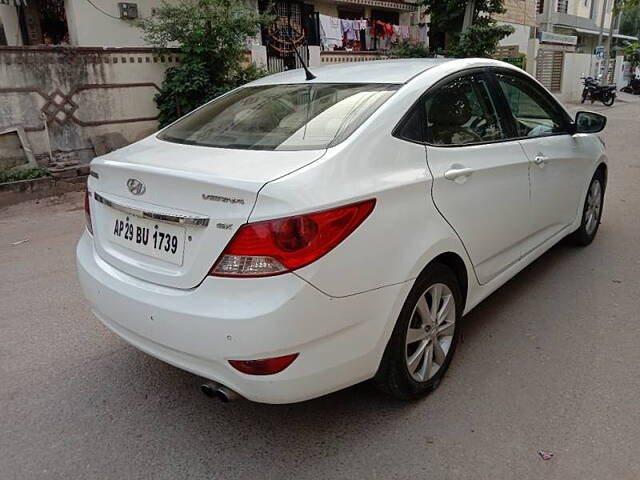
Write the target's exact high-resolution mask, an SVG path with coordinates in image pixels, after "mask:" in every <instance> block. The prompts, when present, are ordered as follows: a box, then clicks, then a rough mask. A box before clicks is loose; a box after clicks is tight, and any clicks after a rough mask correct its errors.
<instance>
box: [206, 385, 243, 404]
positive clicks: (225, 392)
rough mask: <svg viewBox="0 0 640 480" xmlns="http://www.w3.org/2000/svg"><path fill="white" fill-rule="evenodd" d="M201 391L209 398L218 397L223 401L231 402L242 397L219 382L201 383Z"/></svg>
mask: <svg viewBox="0 0 640 480" xmlns="http://www.w3.org/2000/svg"><path fill="white" fill-rule="evenodd" d="M200 391H201V392H202V393H204V394H205V395H206V396H207V397H209V398H217V399H218V400H220V401H221V402H222V403H229V402H231V401H233V400H236V399H238V398H240V395H239V394H238V393H236V392H234V391H233V390H231V389H230V388H227V387H225V386H224V385H221V384H220V383H218V382H209V383H204V384H202V385H200Z"/></svg>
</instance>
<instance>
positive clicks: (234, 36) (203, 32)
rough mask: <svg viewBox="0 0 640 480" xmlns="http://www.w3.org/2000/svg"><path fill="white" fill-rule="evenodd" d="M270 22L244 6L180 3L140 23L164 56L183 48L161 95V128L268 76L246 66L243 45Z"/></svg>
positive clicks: (231, 0) (225, 1)
mask: <svg viewBox="0 0 640 480" xmlns="http://www.w3.org/2000/svg"><path fill="white" fill-rule="evenodd" d="M270 20H271V17H269V16H265V15H261V14H259V13H258V12H256V10H255V9H254V8H252V7H251V6H249V5H247V4H245V3H244V1H243V0H182V1H180V2H177V3H175V4H169V3H163V4H162V6H161V7H160V8H159V9H158V11H157V13H156V15H154V16H152V17H149V18H147V19H144V20H142V21H140V22H138V26H139V27H140V28H141V29H142V32H143V36H144V38H145V40H147V42H149V43H150V44H151V45H153V46H154V47H156V48H157V49H159V50H160V51H162V50H163V49H166V48H167V47H168V46H171V45H177V46H179V47H180V50H181V56H180V63H178V64H177V65H176V66H173V67H171V68H168V69H167V71H166V74H165V79H164V81H163V82H162V86H161V89H160V93H158V94H157V95H156V96H155V101H156V104H157V105H158V108H159V109H160V118H159V123H160V126H161V127H162V126H165V125H167V124H169V123H171V122H172V121H174V120H176V119H177V118H179V117H180V116H182V115H185V114H187V113H189V112H190V111H192V110H193V109H195V108H197V107H199V106H200V105H202V104H203V103H205V102H207V101H209V100H211V99H212V98H215V97H217V96H219V95H222V94H223V93H225V92H228V91H229V90H231V89H233V88H236V87H238V86H240V85H242V84H244V83H246V82H249V81H251V80H254V79H256V78H259V77H260V76H263V75H265V74H266V71H265V70H263V69H258V68H256V67H255V66H253V65H246V63H245V62H244V51H245V48H246V47H245V42H246V40H247V38H250V37H253V36H255V35H257V34H258V33H259V32H260V27H261V25H262V24H263V23H265V22H267V21H270Z"/></svg>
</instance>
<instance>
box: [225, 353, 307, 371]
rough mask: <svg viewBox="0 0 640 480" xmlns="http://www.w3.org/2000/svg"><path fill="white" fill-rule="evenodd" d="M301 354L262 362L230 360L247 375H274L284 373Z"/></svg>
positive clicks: (265, 359) (266, 359)
mask: <svg viewBox="0 0 640 480" xmlns="http://www.w3.org/2000/svg"><path fill="white" fill-rule="evenodd" d="M298 355H299V353H293V354H291V355H284V356H283V357H275V358H263V359H261V360H229V363H230V364H231V366H232V367H233V368H235V369H236V370H238V371H239V372H242V373H246V374H247V375H273V374H276V373H279V372H281V371H283V370H284V369H285V368H287V367H288V366H289V365H291V364H292V363H293V361H294V360H295V359H296V358H298Z"/></svg>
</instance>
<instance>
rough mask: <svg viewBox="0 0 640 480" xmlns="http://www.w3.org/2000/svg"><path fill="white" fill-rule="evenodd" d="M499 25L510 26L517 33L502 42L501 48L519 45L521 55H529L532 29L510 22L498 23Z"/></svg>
mask: <svg viewBox="0 0 640 480" xmlns="http://www.w3.org/2000/svg"><path fill="white" fill-rule="evenodd" d="M498 25H509V26H511V27H513V28H514V29H515V32H513V33H512V34H511V35H509V36H508V37H505V38H503V39H502V40H500V43H499V45H500V46H508V45H517V46H518V51H519V52H520V53H527V48H528V45H529V32H530V27H529V26H528V25H520V24H517V23H508V22H498Z"/></svg>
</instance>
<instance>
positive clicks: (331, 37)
mask: <svg viewBox="0 0 640 480" xmlns="http://www.w3.org/2000/svg"><path fill="white" fill-rule="evenodd" d="M318 18H319V20H320V42H321V43H322V47H323V48H324V49H325V50H333V49H334V48H335V47H341V46H342V29H341V28H340V19H338V18H335V17H330V16H328V15H323V14H322V13H321V14H319V15H318Z"/></svg>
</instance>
